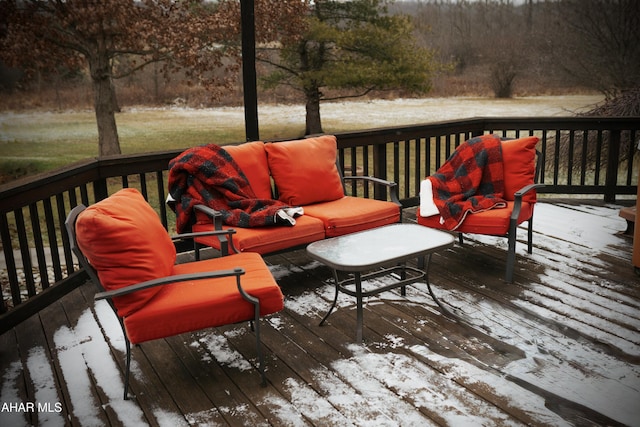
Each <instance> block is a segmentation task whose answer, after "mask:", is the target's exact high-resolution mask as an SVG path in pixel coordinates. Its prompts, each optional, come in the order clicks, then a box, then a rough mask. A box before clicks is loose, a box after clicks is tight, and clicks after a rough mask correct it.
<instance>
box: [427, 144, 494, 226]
mask: <svg viewBox="0 0 640 427" xmlns="http://www.w3.org/2000/svg"><path fill="white" fill-rule="evenodd" d="M427 179H429V180H430V181H431V185H432V188H433V202H434V203H435V205H436V206H437V208H438V211H439V212H440V216H441V217H442V219H441V222H442V223H443V224H444V226H445V228H447V229H448V230H455V229H456V228H458V227H459V226H460V225H461V224H462V222H463V221H464V219H465V217H466V215H467V214H468V213H473V212H482V211H486V210H488V209H492V208H503V207H505V206H506V202H505V201H504V200H503V198H502V197H503V194H504V176H503V164H502V146H501V141H500V138H499V137H498V136H496V135H483V136H479V137H475V138H472V139H470V140H468V141H466V142H464V143H463V144H460V146H459V147H458V148H457V149H456V151H454V152H453V154H452V155H451V156H450V157H449V158H448V159H447V161H446V162H445V164H443V165H442V166H441V167H440V168H439V169H438V170H437V171H436V173H434V174H433V175H431V176H429V177H427Z"/></svg>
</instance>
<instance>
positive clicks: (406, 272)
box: [307, 224, 455, 343]
mask: <svg viewBox="0 0 640 427" xmlns="http://www.w3.org/2000/svg"><path fill="white" fill-rule="evenodd" d="M454 241H455V238H454V237H453V235H451V234H449V233H446V232H443V231H440V230H434V229H431V228H427V227H423V226H421V225H417V224H393V225H388V226H384V227H379V228H375V229H371V230H366V231H362V232H359V233H353V234H348V235H345V236H339V237H333V238H330V239H326V240H321V241H318V242H314V243H311V244H310V245H309V246H307V253H308V255H309V257H311V258H312V259H314V260H316V261H319V262H321V263H322V264H324V265H326V266H328V267H329V268H331V269H332V271H333V280H334V283H335V294H334V298H333V303H332V304H331V307H330V308H329V311H328V312H327V314H326V315H325V316H324V317H323V318H322V320H321V321H320V326H322V325H323V324H324V323H325V321H326V320H327V319H328V318H329V316H330V315H331V313H332V312H333V310H334V309H335V307H336V304H337V302H338V294H339V292H343V293H345V294H347V295H350V296H353V297H355V298H356V323H357V325H356V341H357V342H358V343H361V342H362V325H363V299H364V298H365V297H369V296H373V295H377V294H379V293H381V292H384V291H387V290H391V289H396V288H401V295H403V296H404V295H406V286H407V285H409V284H412V283H415V282H417V281H419V280H422V279H424V280H425V281H426V283H427V288H428V290H429V294H430V295H431V297H432V298H433V300H434V301H435V302H436V304H437V305H438V307H439V308H440V310H441V311H442V313H444V314H445V315H447V316H451V317H455V316H454V315H453V314H452V313H451V312H450V311H449V310H448V309H447V308H446V307H444V306H443V305H442V303H441V302H440V301H439V300H438V298H436V296H435V294H434V293H433V289H432V288H431V284H430V282H429V266H430V264H431V255H432V254H433V253H434V252H438V251H441V250H444V249H447V248H450V247H452V246H453V245H454ZM425 258H426V262H425ZM411 259H417V260H418V267H419V268H414V267H410V266H407V265H406V262H407V261H409V260H411ZM339 271H342V272H347V273H351V277H349V278H347V279H345V280H340V279H339V277H338V272H339ZM365 272H368V273H365ZM391 275H395V277H396V280H395V281H394V282H393V283H389V284H386V285H383V286H379V287H376V288H373V289H369V290H363V286H362V282H363V281H366V280H368V279H372V278H376V277H382V276H391Z"/></svg>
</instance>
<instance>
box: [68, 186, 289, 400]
mask: <svg viewBox="0 0 640 427" xmlns="http://www.w3.org/2000/svg"><path fill="white" fill-rule="evenodd" d="M65 226H66V228H67V232H68V234H69V237H70V241H71V245H72V249H73V251H74V253H75V254H76V256H77V257H78V260H79V261H80V264H81V266H82V267H83V268H84V269H85V271H86V272H87V273H88V275H89V277H90V279H91V280H92V282H93V283H94V284H95V285H96V286H97V287H98V290H99V293H97V294H96V296H95V298H96V299H106V300H108V302H109V304H110V305H111V307H112V308H113V310H114V312H115V313H116V315H117V316H118V320H119V321H120V325H121V326H122V330H123V333H124V336H125V342H126V352H127V354H126V370H125V379H124V398H125V399H127V398H128V388H129V371H130V363H131V344H139V343H142V342H145V341H149V340H154V339H159V338H165V337H169V336H173V335H177V334H181V333H185V332H191V331H196V330H200V329H204V328H209V327H216V326H222V325H227V324H233V323H238V322H243V321H249V322H251V326H252V328H253V329H254V331H255V335H256V347H257V354H258V361H259V366H258V369H259V371H260V374H261V379H262V384H263V385H265V384H266V378H265V374H264V360H263V357H262V353H261V342H260V322H259V320H260V317H261V316H266V315H268V314H271V313H275V312H278V311H280V310H282V309H283V307H284V298H283V295H282V292H281V291H280V288H279V287H278V285H277V283H276V282H275V280H274V278H273V276H272V274H271V272H270V271H269V269H268V267H267V266H266V264H265V263H264V261H263V259H262V258H261V257H260V255H258V254H255V253H241V254H235V255H229V256H225V257H221V258H215V259H209V260H203V261H196V262H190V263H184V264H175V261H176V250H175V245H174V243H173V241H172V238H170V237H169V235H168V234H167V231H166V230H165V229H164V227H163V226H162V224H161V223H160V220H159V218H158V216H157V214H156V213H155V211H154V210H153V209H152V208H151V206H150V205H149V204H148V203H147V202H146V201H145V200H144V198H143V197H142V195H141V194H140V193H139V192H138V191H137V190H135V189H124V190H120V191H119V192H117V193H115V194H114V195H112V196H111V197H109V198H107V199H105V200H102V201H100V202H98V203H96V204H94V205H91V206H90V207H88V208H87V207H85V206H82V205H80V206H77V207H75V208H74V209H73V210H72V211H71V212H70V213H69V216H68V217H67V220H66V222H65ZM212 233H218V234H219V233H226V234H227V235H228V236H232V235H233V231H232V230H230V231H223V232H221V231H217V232H212ZM194 234H195V233H192V234H190V235H185V236H176V238H183V237H187V238H193V237H195V236H194Z"/></svg>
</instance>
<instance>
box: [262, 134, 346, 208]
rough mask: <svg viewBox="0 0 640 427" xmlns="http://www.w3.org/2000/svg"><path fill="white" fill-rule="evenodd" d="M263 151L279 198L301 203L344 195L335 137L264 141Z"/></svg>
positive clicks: (315, 201) (288, 202) (290, 202)
mask: <svg viewBox="0 0 640 427" xmlns="http://www.w3.org/2000/svg"><path fill="white" fill-rule="evenodd" d="M265 150H266V151H267V161H268V163H269V170H270V171H271V176H273V180H274V181H275V184H276V188H277V189H278V198H279V199H280V200H281V201H283V202H285V203H287V204H288V205H291V206H303V205H309V204H312V203H319V202H327V201H331V200H336V199H340V198H342V197H343V196H344V188H343V186H342V180H341V179H340V174H339V173H338V168H337V166H336V157H337V153H338V150H337V143H336V137H335V136H333V135H325V136H321V137H318V138H309V139H301V140H295V141H284V142H277V143H268V144H265Z"/></svg>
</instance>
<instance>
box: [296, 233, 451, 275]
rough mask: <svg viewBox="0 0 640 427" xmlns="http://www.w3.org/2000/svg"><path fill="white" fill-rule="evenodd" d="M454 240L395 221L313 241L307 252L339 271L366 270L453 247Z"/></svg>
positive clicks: (447, 234)
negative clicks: (369, 228) (395, 222)
mask: <svg viewBox="0 0 640 427" xmlns="http://www.w3.org/2000/svg"><path fill="white" fill-rule="evenodd" d="M454 240H455V238H454V236H453V235H452V234H450V233H447V232H444V231H440V230H434V229H432V228H428V227H424V226H422V225H417V224H392V225H387V226H384V227H378V228H374V229H371V230H366V231H361V232H358V233H353V234H347V235H344V236H339V237H333V238H330V239H326V240H320V241H317V242H314V243H311V244H310V245H309V246H307V253H308V254H309V256H310V257H311V258H313V259H315V260H317V261H320V262H322V263H324V264H326V265H328V266H329V267H332V268H334V269H336V270H343V271H362V270H365V269H367V268H375V267H378V266H382V265H385V264H390V263H392V262H401V261H406V260H408V259H410V258H413V257H418V256H423V255H426V254H429V253H431V252H435V251H438V250H441V249H445V248H447V247H451V246H453V242H454Z"/></svg>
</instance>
